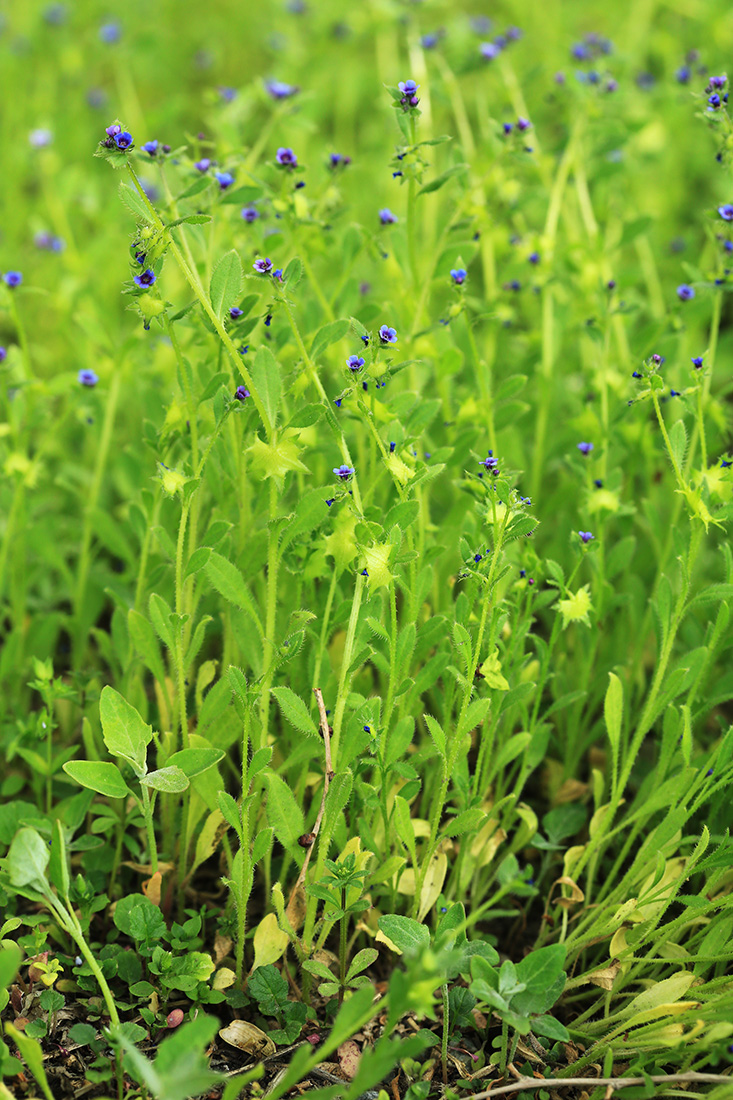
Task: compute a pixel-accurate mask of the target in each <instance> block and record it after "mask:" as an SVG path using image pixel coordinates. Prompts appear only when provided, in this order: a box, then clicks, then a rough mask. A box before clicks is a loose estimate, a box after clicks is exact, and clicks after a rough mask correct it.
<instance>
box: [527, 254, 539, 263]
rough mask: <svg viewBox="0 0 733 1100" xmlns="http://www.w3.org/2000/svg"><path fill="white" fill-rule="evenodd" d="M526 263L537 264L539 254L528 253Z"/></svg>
mask: <svg viewBox="0 0 733 1100" xmlns="http://www.w3.org/2000/svg"><path fill="white" fill-rule="evenodd" d="M527 262H528V263H530V264H538V263H539V262H540V254H539V252H530V254H529V256H528V257H527Z"/></svg>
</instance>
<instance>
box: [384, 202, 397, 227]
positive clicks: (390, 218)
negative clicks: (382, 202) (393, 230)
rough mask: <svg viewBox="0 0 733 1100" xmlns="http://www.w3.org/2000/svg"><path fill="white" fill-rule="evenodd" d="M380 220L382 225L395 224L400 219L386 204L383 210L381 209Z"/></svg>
mask: <svg viewBox="0 0 733 1100" xmlns="http://www.w3.org/2000/svg"><path fill="white" fill-rule="evenodd" d="M379 220H380V222H381V223H382V225H394V223H395V222H396V221H398V220H399V219H398V218H397V215H396V214H393V213H392V211H391V210H390V209H389V207H388V206H385V207H384V208H383V209H382V210H380V211H379Z"/></svg>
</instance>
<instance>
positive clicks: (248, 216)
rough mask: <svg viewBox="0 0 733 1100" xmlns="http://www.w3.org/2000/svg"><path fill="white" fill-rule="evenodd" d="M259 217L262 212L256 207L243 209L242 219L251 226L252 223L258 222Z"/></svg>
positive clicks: (244, 207)
mask: <svg viewBox="0 0 733 1100" xmlns="http://www.w3.org/2000/svg"><path fill="white" fill-rule="evenodd" d="M259 216H260V212H259V210H258V209H257V208H256V207H255V206H243V207H242V217H243V218H244V220H245V221H246V222H247V223H248V224H249V225H251V224H252V222H256V221H257V219H258V218H259Z"/></svg>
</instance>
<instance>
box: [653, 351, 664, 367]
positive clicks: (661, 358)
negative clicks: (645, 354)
mask: <svg viewBox="0 0 733 1100" xmlns="http://www.w3.org/2000/svg"><path fill="white" fill-rule="evenodd" d="M663 362H664V356H663V355H657V353H656V352H655V353H654V355H652V363H656V365H657V366H660V365H661V364H662V363H663Z"/></svg>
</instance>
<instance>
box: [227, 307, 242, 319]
mask: <svg viewBox="0 0 733 1100" xmlns="http://www.w3.org/2000/svg"><path fill="white" fill-rule="evenodd" d="M243 312H244V311H243V310H241V309H240V308H239V306H232V308H231V309H230V310H229V316H230V317H231V319H232V320H233V321H236V320H237V318H238V317H241V316H242V313H243Z"/></svg>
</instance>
